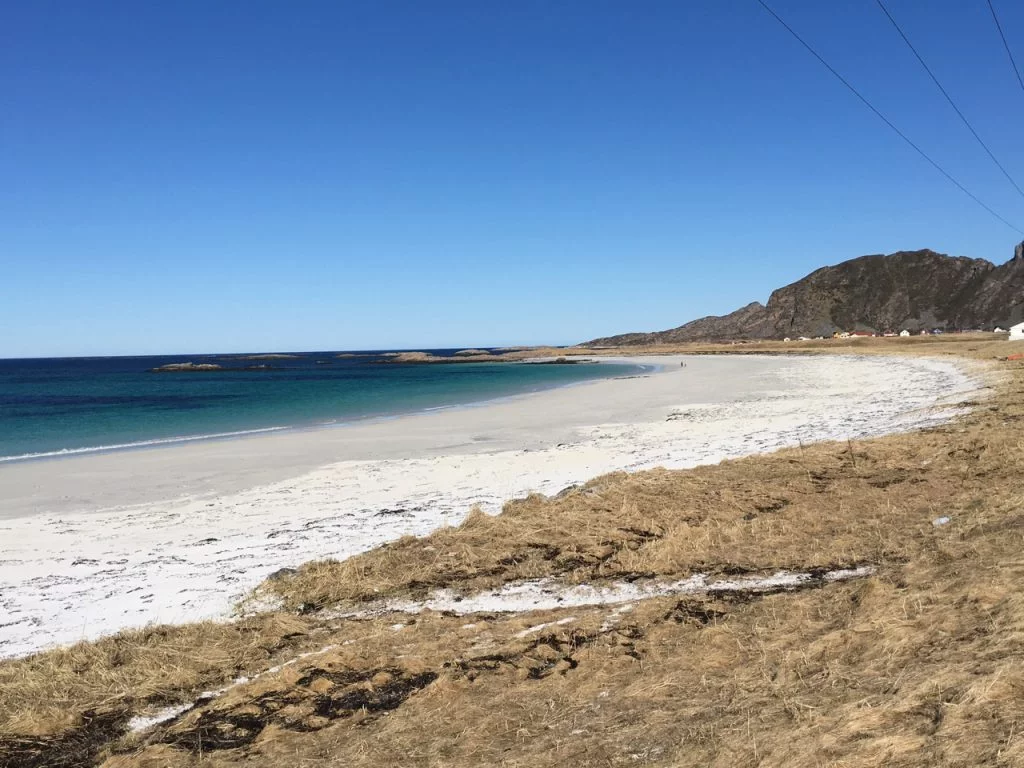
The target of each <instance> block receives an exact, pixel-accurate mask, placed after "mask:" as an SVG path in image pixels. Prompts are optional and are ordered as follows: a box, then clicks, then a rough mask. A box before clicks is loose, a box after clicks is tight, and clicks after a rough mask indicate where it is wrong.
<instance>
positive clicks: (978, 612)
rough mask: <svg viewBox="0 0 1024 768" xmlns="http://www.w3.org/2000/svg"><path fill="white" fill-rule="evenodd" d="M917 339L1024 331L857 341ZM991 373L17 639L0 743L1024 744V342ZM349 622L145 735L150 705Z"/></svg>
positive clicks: (732, 761) (573, 752)
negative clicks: (60, 636) (1014, 358)
mask: <svg viewBox="0 0 1024 768" xmlns="http://www.w3.org/2000/svg"><path fill="white" fill-rule="evenodd" d="M893 341H895V342H902V346H903V348H904V349H905V350H907V351H909V352H916V351H921V352H924V353H927V354H955V355H964V356H967V357H974V358H979V359H986V360H990V361H991V360H992V359H993V358H999V357H1005V356H1006V355H1007V353H1008V352H1012V351H1016V348H1015V347H1014V346H1013V345H1009V344H1006V343H1003V342H991V341H987V340H986V339H974V338H971V337H964V338H960V339H955V338H951V337H947V338H945V339H942V340H941V341H940V340H933V341H932V342H931V343H930V344H929V343H922V341H918V340H917V339H910V340H902V339H899V340H889V339H886V340H879V341H878V342H875V343H873V344H863V343H861V344H860V346H861V347H866V348H867V350H866V351H872V352H874V351H882V352H885V351H892V349H893V348H894V347H895V346H896V345H895V344H893V345H889V342H893ZM924 341H925V342H927V341H928V340H924ZM857 342H861V340H857ZM908 342H909V343H908ZM832 344H833V342H827V345H828V346H827V347H826V349H828V350H834V349H835V347H833V346H832ZM744 346H746V345H744ZM777 346H778V347H782V345H781V344H777ZM818 346H819V347H820V346H823V344H822V343H821V342H819V344H818ZM851 346H852V345H851ZM790 347H791V345H789V344H787V345H785V350H786V351H789V349H790ZM691 349H692V348H691ZM713 349H714V348H707V349H705V350H704V351H713ZM772 349H773V347H772V346H771V345H767V344H766V345H761V350H760V351H772ZM858 349H859V347H858ZM812 350H813V346H812ZM565 352H566V351H565V350H559V352H558V353H559V354H565ZM587 353H588V354H590V353H591V352H587ZM993 372H994V374H995V376H994V377H993V379H992V381H993V388H992V390H991V391H990V392H989V393H988V396H986V397H982V398H979V399H978V401H977V402H975V403H973V410H972V412H971V413H970V414H969V415H968V416H966V417H964V418H962V419H960V420H958V421H956V422H953V423H950V424H948V425H945V426H942V427H938V428H935V429H931V430H927V431H924V432H919V433H914V434H909V435H896V436H891V437H887V438H882V439H877V440H871V441H862V442H860V441H858V442H855V443H845V444H836V443H831V444H821V445H814V446H806V447H804V448H798V449H792V450H787V451H782V452H778V453H775V454H771V455H768V456H761V457H753V458H748V459H743V460H739V461H731V462H725V463H723V464H720V465H717V466H711V467H701V468H697V469H694V470H687V471H672V472H669V471H664V470H655V471H651V472H643V473H637V474H633V475H627V474H623V473H619V474H613V475H608V476H605V477H601V478H597V479H595V480H593V481H591V482H590V483H587V484H586V485H584V486H582V487H579V488H574V489H569V490H567V491H566V492H564V493H563V494H559V496H558V497H556V498H545V497H537V496H535V497H530V498H527V499H520V500H516V501H512V502H510V503H509V504H508V505H507V507H506V510H505V512H504V513H503V514H502V515H500V516H498V517H493V518H492V517H487V516H484V515H481V514H473V515H471V516H470V517H469V518H467V520H466V521H465V522H464V523H463V524H462V525H461V526H459V527H458V528H450V529H444V530H440V531H437V532H436V533H434V534H433V535H431V536H428V537H425V538H422V539H413V538H408V539H403V540H400V541H397V542H394V543H392V544H390V545H387V546H384V547H381V548H379V549H377V550H374V551H371V552H368V553H366V554H364V555H361V556H358V557H355V558H352V559H350V560H348V561H345V562H343V563H334V562H320V563H311V564H308V565H306V566H304V567H303V568H301V569H300V570H299V571H298V572H297V573H296V574H294V575H291V576H288V577H284V578H278V579H276V580H273V581H271V582H268V583H267V584H266V585H264V587H263V592H264V593H268V594H272V595H276V596H278V597H280V599H281V600H282V601H283V603H284V608H283V609H282V610H281V611H280V612H277V613H270V614H261V615H258V616H254V617H251V618H248V619H245V620H243V621H240V622H237V623H234V624H224V625H215V624H203V625H192V626H183V627H161V628H156V629H151V630H146V631H143V632H133V633H124V634H122V635H118V636H117V637H114V638H108V639H106V640H103V641H100V642H97V643H83V644H80V645H78V646H75V647H73V648H70V649H65V650H58V651H50V652H46V653H42V654H38V655H36V656H34V657H30V658H28V659H22V660H14V661H8V662H4V663H2V664H0V764H6V765H18V766H32V765H40V766H42V765H57V766H61V765H62V766H78V765H82V766H85V765H105V766H107V768H157V767H158V766H159V767H160V768H163V767H165V766H192V765H202V766H221V765H235V764H240V763H244V764H247V765H256V766H285V765H287V766H303V765H310V766H312V765H318V766H319V765H325V764H328V765H345V766H349V765H354V766H358V765H374V766H380V765H403V766H480V765H504V766H542V765H594V766H597V765H600V766H616V765H673V766H685V765H693V766H723V767H724V766H755V765H756V766H807V767H808V768H810V767H811V766H876V765H894V766H911V765H914V766H919V765H921V766H923V765H928V766H930V765H947V766H972V765H997V766H1002V765H1006V766H1009V765H1024V740H1022V738H1021V735H1020V734H1021V730H1022V727H1024V663H1022V662H1024V595H1022V594H1021V584H1022V576H1024V555H1022V551H1024V549H1022V545H1024V505H1022V502H1024V485H1022V484H1021V482H1020V480H1019V478H1020V477H1021V476H1022V472H1024V456H1022V453H1021V448H1022V442H1024V440H1022V437H1021V433H1020V425H1021V423H1022V421H1024V400H1022V396H1024V364H1022V363H1019V362H1001V363H998V364H997V365H996V367H994V369H993ZM939 517H949V518H950V522H949V523H948V524H947V525H941V526H935V525H933V520H935V519H936V518H939ZM852 564H872V565H875V566H876V567H877V568H878V570H877V572H876V574H875V575H874V576H872V577H871V578H868V579H864V580H860V581H851V582H847V583H842V584H821V583H814V584H811V585H809V588H807V589H803V590H799V591H793V592H781V593H777V594H768V595H731V596H724V595H720V596H711V597H696V596H689V597H686V598H683V599H680V598H652V599H649V600H645V601H642V602H640V603H638V604H637V605H636V606H635V607H634V608H633V610H632V611H631V612H628V613H619V612H617V609H616V608H615V607H609V606H604V607H589V608H579V607H575V608H572V609H562V610H558V611H548V612H537V613H534V614H531V615H518V616H507V615H497V614H484V615H481V614H477V615H472V616H465V617H458V616H454V615H445V614H440V613H433V612H424V613H421V614H418V615H416V616H408V615H404V614H389V615H372V616H368V617H363V618H328V617H329V616H331V615H337V611H334V610H332V611H324V610H319V609H322V608H326V607H331V608H332V609H333V608H337V609H340V610H344V609H347V608H351V607H359V606H362V605H365V604H367V603H376V602H378V601H380V600H381V599H382V598H386V597H395V596H410V595H422V594H425V593H427V592H429V591H431V590H433V589H436V588H439V587H447V588H452V589H456V590H462V591H465V592H467V593H468V592H473V591H476V590H478V589H481V588H485V587H493V586H496V585H498V584H501V583H504V582H509V581H515V580H519V579H523V578H535V577H540V576H546V577H551V578H553V579H555V580H558V581H564V582H581V581H589V582H594V581H602V580H615V579H647V578H658V577H666V578H668V577H671V578H681V577H685V576H688V575H690V574H692V573H695V572H710V573H735V572H752V573H766V572H767V573H770V572H772V571H775V570H777V569H781V568H791V569H799V570H807V569H812V568H822V567H832V566H842V565H852ZM570 619H571V620H570ZM557 620H566V623H562V624H557V625H550V626H547V627H544V628H541V629H537V630H535V631H532V632H525V633H524V630H527V629H529V628H530V627H534V626H536V625H540V624H543V623H547V622H552V621H557ZM399 625H401V626H399ZM325 646H327V647H328V649H327V650H324V651H323V652H319V653H314V654H313V655H310V656H306V657H303V658H300V659H298V660H297V661H295V663H293V664H289V665H287V666H285V667H283V668H282V669H281V670H280V671H278V672H275V673H271V674H266V675H263V676H260V677H256V678H255V679H253V680H252V681H250V682H248V683H245V684H241V685H237V686H235V687H233V688H231V689H230V690H229V691H227V692H226V693H224V694H223V695H221V696H218V697H216V698H213V699H211V700H202V701H200V702H198V703H197V704H196V706H195V707H194V708H193V709H191V710H190V711H188V712H186V713H184V714H182V715H181V716H180V717H178V718H176V719H173V720H171V721H168V722H167V723H164V724H162V725H159V726H157V727H155V728H153V729H151V730H150V731H147V732H144V733H142V734H138V735H125V723H126V721H127V719H128V717H129V716H130V715H132V714H136V713H139V712H141V711H144V710H147V709H152V708H156V707H159V706H162V705H165V704H168V703H174V702H179V701H191V700H192V699H193V698H194V697H195V696H196V695H197V694H198V693H200V692H201V691H203V690H205V689H208V688H215V687H217V686H219V685H223V684H225V683H227V682H228V681H230V680H231V679H232V678H234V677H235V676H237V675H239V674H242V673H245V674H247V675H250V676H253V675H255V674H256V673H258V672H259V671H260V670H265V669H267V668H268V667H270V666H271V665H274V664H278V663H280V662H281V661H283V660H286V659H289V658H294V657H296V656H297V655H298V654H300V653H304V652H308V651H315V650H317V649H322V648H324V647H325ZM5 761H6V762H5Z"/></svg>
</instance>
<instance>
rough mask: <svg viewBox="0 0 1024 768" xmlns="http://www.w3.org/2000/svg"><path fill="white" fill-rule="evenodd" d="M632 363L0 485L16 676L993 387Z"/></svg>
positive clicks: (38, 469)
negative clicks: (569, 497) (474, 532)
mask: <svg viewBox="0 0 1024 768" xmlns="http://www.w3.org/2000/svg"><path fill="white" fill-rule="evenodd" d="M620 361H621V362H630V363H634V364H641V365H646V366H651V369H650V372H649V373H648V374H646V375H643V376H631V377H628V378H616V379H605V380H599V381H591V382H587V383H584V384H578V385H574V386H571V387H565V388H562V389H556V390H549V391H545V392H539V393H535V394H531V395H524V396H519V397H514V398H509V399H505V400H501V401H495V402H490V403H485V404H480V405H476V406H471V407H464V408H458V409H449V410H442V411H434V412H427V413H420V414H415V415H409V416H402V417H398V418H394V419H389V420H381V421H374V422H364V423H357V424H352V425H348V426H343V427H332V428H322V429H316V430H302V431H298V430H297V431H289V432H279V433H270V434H263V435H255V436H250V437H242V438H236V439H230V440H219V441H205V442H197V443H185V444H176V445H170V446H164V447H158V448H152V449H146V450H135V451H122V452H113V453H106V454H92V455H83V456H73V457H67V458H60V459H53V460H42V461H29V462H15V463H10V464H6V465H0V656H14V655H21V654H25V653H29V652H32V651H35V650H39V649H42V648H46V647H50V646H53V645H59V644H67V643H71V642H75V641H77V640H80V639H86V638H95V637H98V636H101V635H105V634H109V633H112V632H116V631H118V630H120V629H124V628H127V627H138V626H143V625H145V624H148V623H154V622H161V623H162V622H181V621H187V620H195V619H204V618H225V617H229V616H230V615H231V612H232V610H233V606H234V605H235V604H236V603H237V601H238V600H239V599H240V598H241V597H242V596H244V595H245V594H246V593H247V592H248V591H249V590H250V589H252V588H253V587H255V586H256V585H257V584H258V583H259V582H260V581H262V580H263V579H264V578H265V577H266V576H267V575H269V574H270V573H272V572H273V571H275V570H277V569H279V568H282V567H295V566H297V565H299V564H301V563H303V562H305V561H308V560H311V559H317V558H328V557H330V558H345V557H348V556H351V555H353V554H356V553H358V552H361V551H365V550H367V549H369V548H371V547H373V546H376V545H378V544H380V543H382V542H385V541H388V540H391V539H395V538H397V537H399V536H403V535H406V534H416V535H418V534H425V533H428V532H430V531H431V530H434V529H436V528H437V527H439V526H442V525H451V524H457V523H458V522H459V521H461V520H462V518H463V517H464V516H465V514H466V513H467V512H468V510H469V509H470V508H471V507H472V506H474V505H479V506H481V507H482V508H483V509H484V510H485V511H487V512H492V513H496V512H498V511H499V510H500V507H501V504H502V502H503V501H504V500H506V499H509V498H512V497H516V496H522V495H525V494H527V493H529V492H539V493H545V494H553V493H557V492H558V491H560V490H562V489H563V488H565V487H566V486H569V485H571V484H574V483H579V482H583V481H586V480H588V479H590V478H592V477H595V476H597V475H600V474H602V473H605V472H610V471H614V470H628V471H635V470H641V469H648V468H653V467H659V466H661V467H667V468H683V467H691V466H696V465H698V464H706V463H712V462H717V461H720V460H722V459H725V458H735V457H739V456H744V455H748V454H752V453H758V452H764V451H770V450H773V449H776V448H780V447H783V446H789V445H796V444H798V443H800V442H804V443H807V442H812V441H818V440H827V439H842V440H845V439H847V438H853V439H857V438H862V437H867V436H874V435H879V434H883V433H887V432H894V431H900V430H907V429H914V428H918V427H922V426H927V425H931V424H936V423H939V422H941V421H942V420H944V419H948V418H949V417H951V416H952V415H954V414H955V413H957V412H958V411H959V409H958V408H957V407H956V405H957V403H959V402H961V401H963V400H964V399H965V398H966V396H967V395H968V393H970V392H972V391H975V390H977V389H978V388H979V387H980V383H979V381H978V380H977V379H976V378H974V377H972V376H971V375H970V372H969V371H968V370H966V369H965V368H964V367H963V366H962V364H961V365H958V364H954V363H952V362H947V361H936V360H931V359H923V358H917V359H915V358H889V357H857V356H822V357H681V356H666V357H659V358H654V357H644V358H621V360H620ZM609 362H612V361H609ZM684 364H685V367H684ZM656 366H660V369H658V370H656V369H655V367H656Z"/></svg>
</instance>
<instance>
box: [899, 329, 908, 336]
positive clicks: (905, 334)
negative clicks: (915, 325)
mask: <svg viewBox="0 0 1024 768" xmlns="http://www.w3.org/2000/svg"><path fill="white" fill-rule="evenodd" d="M909 335H910V331H908V330H907V329H906V328H904V329H903V330H902V331H900V336H909Z"/></svg>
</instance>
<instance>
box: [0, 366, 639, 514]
mask: <svg viewBox="0 0 1024 768" xmlns="http://www.w3.org/2000/svg"><path fill="white" fill-rule="evenodd" d="M455 362H457V363H462V362H465V361H461V360H460V361H455ZM511 362H512V363H513V364H522V365H530V364H537V363H540V362H549V361H548V359H547V358H542V357H539V358H530V359H524V360H516V361H511ZM578 362H579V363H594V364H599V365H631V364H630V363H623V362H620V361H619V360H618V358H601V357H594V358H583V359H580V360H579V361H578ZM656 367H657V366H655V368H656ZM614 378H621V377H618V376H616V375H614V374H610V375H608V376H604V377H600V378H597V379H581V380H579V381H568V382H562V383H557V384H551V385H548V386H541V387H540V388H538V389H529V390H524V391H522V392H514V393H512V394H506V395H498V396H496V397H485V398H484V399H482V400H470V401H467V402H464V403H453V404H449V405H439V406H431V407H428V408H421V409H419V410H411V411H406V410H398V411H394V412H390V413H378V414H367V415H365V416H355V417H350V418H339V419H335V420H331V421H315V422H310V423H305V424H282V425H272V426H266V427H254V428H252V429H240V430H232V431H228V432H216V433H211V434H193V435H177V436H173V437H157V438H151V439H147V440H138V441H133V442H128V443H117V444H111V445H96V446H82V447H78V448H61V449H59V450H54V451H42V452H38V453H26V454H17V455H11V456H0V468H2V467H3V466H4V465H6V464H21V463H24V462H35V461H53V460H61V459H65V458H69V457H74V456H91V455H94V454H109V453H119V452H122V451H137V450H151V449H154V448H157V449H158V448H162V447H170V446H174V445H178V444H179V443H195V442H200V441H208V440H209V441H213V440H234V439H238V438H245V437H250V436H254V435H261V434H265V433H272V432H305V431H312V430H319V429H334V428H338V427H347V426H352V425H358V424H367V423H373V422H377V421H385V420H389V419H397V418H402V417H404V416H413V415H416V414H418V413H429V412H433V411H444V410H456V409H460V408H473V407H478V406H481V405H487V404H488V403H493V402H501V401H503V400H506V399H509V398H516V397H528V396H530V395H534V394H537V393H540V392H546V391H548V390H552V389H562V388H564V387H574V386H577V385H581V384H587V383H589V382H591V381H603V380H605V379H614ZM2 517H3V515H2V514H0V519H2Z"/></svg>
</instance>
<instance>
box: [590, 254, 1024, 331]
mask: <svg viewBox="0 0 1024 768" xmlns="http://www.w3.org/2000/svg"><path fill="white" fill-rule="evenodd" d="M1022 319H1024V243H1022V244H1021V245H1020V246H1018V247H1017V249H1016V251H1015V253H1014V258H1013V260H1012V261H1008V262H1007V263H1006V264H1003V265H1002V266H999V267H997V266H995V265H994V264H992V263H991V262H989V261H985V260H984V259H969V258H966V257H963V256H956V257H954V256H946V255H945V254H941V253H936V252H935V251H930V250H927V249H926V250H921V251H899V252H898V253H892V254H889V255H888V256H884V255H881V254H879V255H874V256H861V257H860V258H856V259H851V260H850V261H844V262H843V263H841V264H837V265H835V266H831V267H822V268H821V269H819V270H816V271H814V272H812V273H811V274H809V275H807V277H804V278H803V279H801V280H798V281H796V282H795V283H792V284H790V285H787V286H785V287H784V288H779V289H778V290H776V291H774V292H773V293H772V295H771V297H770V298H769V299H768V303H767V304H764V305H762V304H759V303H757V302H754V303H753V304H748V305H747V306H745V307H743V308H742V309H738V310H736V311H735V312H732V313H731V314H728V315H721V316H712V317H703V318H700V319H699V320H694V321H692V322H689V323H687V324H686V325H682V326H679V327H678V328H673V329H671V330H668V331H658V332H655V333H630V334H624V335H621V336H610V337H607V338H603V339H595V340H594V341H591V342H588V344H589V345H591V346H626V345H637V344H668V343H673V342H683V341H722V340H730V339H771V338H784V337H786V336H789V337H798V336H830V335H831V334H832V333H833V332H834V331H852V330H865V331H875V332H885V331H900V330H903V329H904V328H906V329H907V330H910V331H917V330H920V329H922V328H929V329H931V328H941V329H943V330H958V329H967V328H986V327H992V326H995V325H1001V326H1003V327H1007V326H1008V325H1010V324H1013V323H1016V322H1020V321H1021V320H1022Z"/></svg>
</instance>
